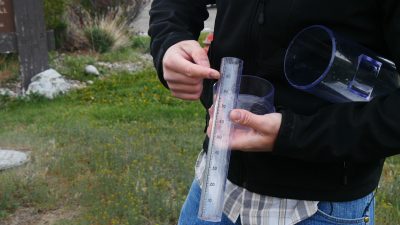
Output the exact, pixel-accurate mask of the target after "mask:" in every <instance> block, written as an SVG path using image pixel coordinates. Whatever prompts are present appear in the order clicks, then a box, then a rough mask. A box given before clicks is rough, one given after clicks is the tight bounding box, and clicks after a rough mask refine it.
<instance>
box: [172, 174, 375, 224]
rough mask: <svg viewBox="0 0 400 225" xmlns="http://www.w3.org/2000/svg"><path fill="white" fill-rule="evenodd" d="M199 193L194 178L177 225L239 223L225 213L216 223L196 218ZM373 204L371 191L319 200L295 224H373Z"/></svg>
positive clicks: (198, 187)
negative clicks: (353, 197)
mask: <svg viewBox="0 0 400 225" xmlns="http://www.w3.org/2000/svg"><path fill="white" fill-rule="evenodd" d="M200 195H201V189H200V186H199V184H198V182H197V181H196V180H195V181H193V183H192V186H191V188H190V191H189V194H188V196H187V198H186V201H185V203H184V204H183V207H182V210H181V214H180V217H179V222H178V225H241V223H240V218H239V219H238V220H237V221H236V222H235V223H233V222H232V221H230V220H229V219H228V218H227V217H226V216H225V215H223V216H222V221H221V222H218V223H213V222H206V221H202V220H200V219H198V218H197V212H198V210H199V202H200ZM374 204H375V199H374V196H373V193H371V194H369V195H367V196H365V197H363V198H360V199H357V200H354V201H350V202H320V203H319V204H318V211H317V212H316V213H315V214H314V215H313V216H311V217H310V218H308V219H306V220H304V221H301V222H300V223H298V224H297V225H337V224H341V225H374ZM244 225H246V224H244ZM271 225H273V224H271Z"/></svg>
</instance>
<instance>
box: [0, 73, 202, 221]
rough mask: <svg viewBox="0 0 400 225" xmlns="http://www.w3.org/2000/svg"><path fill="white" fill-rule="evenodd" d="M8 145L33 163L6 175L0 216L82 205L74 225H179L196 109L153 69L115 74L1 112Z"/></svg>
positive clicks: (0, 179) (1, 135) (0, 138)
mask: <svg viewBox="0 0 400 225" xmlns="http://www.w3.org/2000/svg"><path fill="white" fill-rule="evenodd" d="M0 124H2V126H1V127H0V143H1V146H2V147H8V148H17V149H29V150H30V151H31V155H32V162H31V163H30V164H29V165H27V166H25V167H22V168H20V169H16V170H11V171H7V172H2V173H1V176H0V218H1V217H5V216H6V215H8V214H9V213H12V212H13V211H14V210H15V209H16V208H18V207H35V208H37V209H38V210H40V211H46V210H53V209H57V208H59V207H60V206H61V204H65V205H66V206H67V207H71V208H74V207H76V206H81V207H82V212H81V214H80V217H79V218H78V219H75V220H74V221H73V223H75V224H174V223H175V221H176V220H177V216H178V212H179V210H180V207H181V204H182V203H183V200H184V198H185V194H186V192H187V189H188V185H190V183H191V180H192V178H193V165H194V160H195V157H196V155H197V153H198V151H199V150H200V149H201V143H202V136H203V135H202V131H203V111H202V109H201V107H200V105H199V103H195V102H183V101H179V100H176V99H174V98H172V97H170V94H169V93H168V91H167V90H165V89H164V88H163V87H162V86H161V85H160V83H159V81H158V80H157V78H156V75H155V73H154V71H153V70H145V71H143V72H140V73H136V74H130V73H120V74H114V75H112V76H110V77H109V78H108V79H105V80H98V81H97V82H95V84H94V85H93V86H91V87H90V88H87V89H84V90H80V91H77V92H74V93H71V94H69V95H67V96H64V97H59V98H57V99H56V100H54V101H48V100H45V99H43V98H35V99H33V100H31V101H23V100H19V101H11V102H8V104H7V106H6V107H4V108H3V109H1V110H0Z"/></svg>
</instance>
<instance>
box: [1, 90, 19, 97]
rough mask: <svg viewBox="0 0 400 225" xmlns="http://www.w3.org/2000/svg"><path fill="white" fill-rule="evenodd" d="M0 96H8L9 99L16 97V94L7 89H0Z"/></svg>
mask: <svg viewBox="0 0 400 225" xmlns="http://www.w3.org/2000/svg"><path fill="white" fill-rule="evenodd" d="M0 95H5V96H10V97H17V94H16V93H15V92H13V91H11V90H10V89H8V88H0Z"/></svg>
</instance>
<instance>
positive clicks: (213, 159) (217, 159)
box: [198, 57, 243, 222]
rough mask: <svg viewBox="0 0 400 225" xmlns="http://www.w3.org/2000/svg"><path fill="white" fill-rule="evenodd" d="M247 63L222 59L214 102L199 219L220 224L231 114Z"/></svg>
mask: <svg viewBox="0 0 400 225" xmlns="http://www.w3.org/2000/svg"><path fill="white" fill-rule="evenodd" d="M242 67H243V61H242V60H240V59H237V58H232V57H227V58H223V59H222V63H221V79H220V80H219V83H220V84H219V88H218V92H217V96H216V99H215V102H214V107H215V109H214V115H213V116H214V117H213V118H214V120H213V124H212V129H211V135H210V141H209V144H208V151H207V161H206V168H205V171H204V173H205V174H204V176H203V183H202V184H203V187H202V191H201V198H200V207H199V213H198V218H199V219H201V220H205V221H211V222H219V221H221V218H222V210H223V203H224V192H225V184H226V178H227V175H228V167H229V158H230V150H231V149H230V137H231V133H232V132H233V124H232V122H231V121H230V119H229V113H230V111H231V110H232V109H234V108H235V107H236V104H237V98H238V94H239V87H240V78H241V73H242Z"/></svg>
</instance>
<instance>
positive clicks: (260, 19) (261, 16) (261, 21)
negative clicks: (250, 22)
mask: <svg viewBox="0 0 400 225" xmlns="http://www.w3.org/2000/svg"><path fill="white" fill-rule="evenodd" d="M258 8H259V9H260V13H259V14H258V21H257V22H258V24H259V25H263V24H264V20H265V15H264V13H265V0H261V1H260V6H259V7H258Z"/></svg>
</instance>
